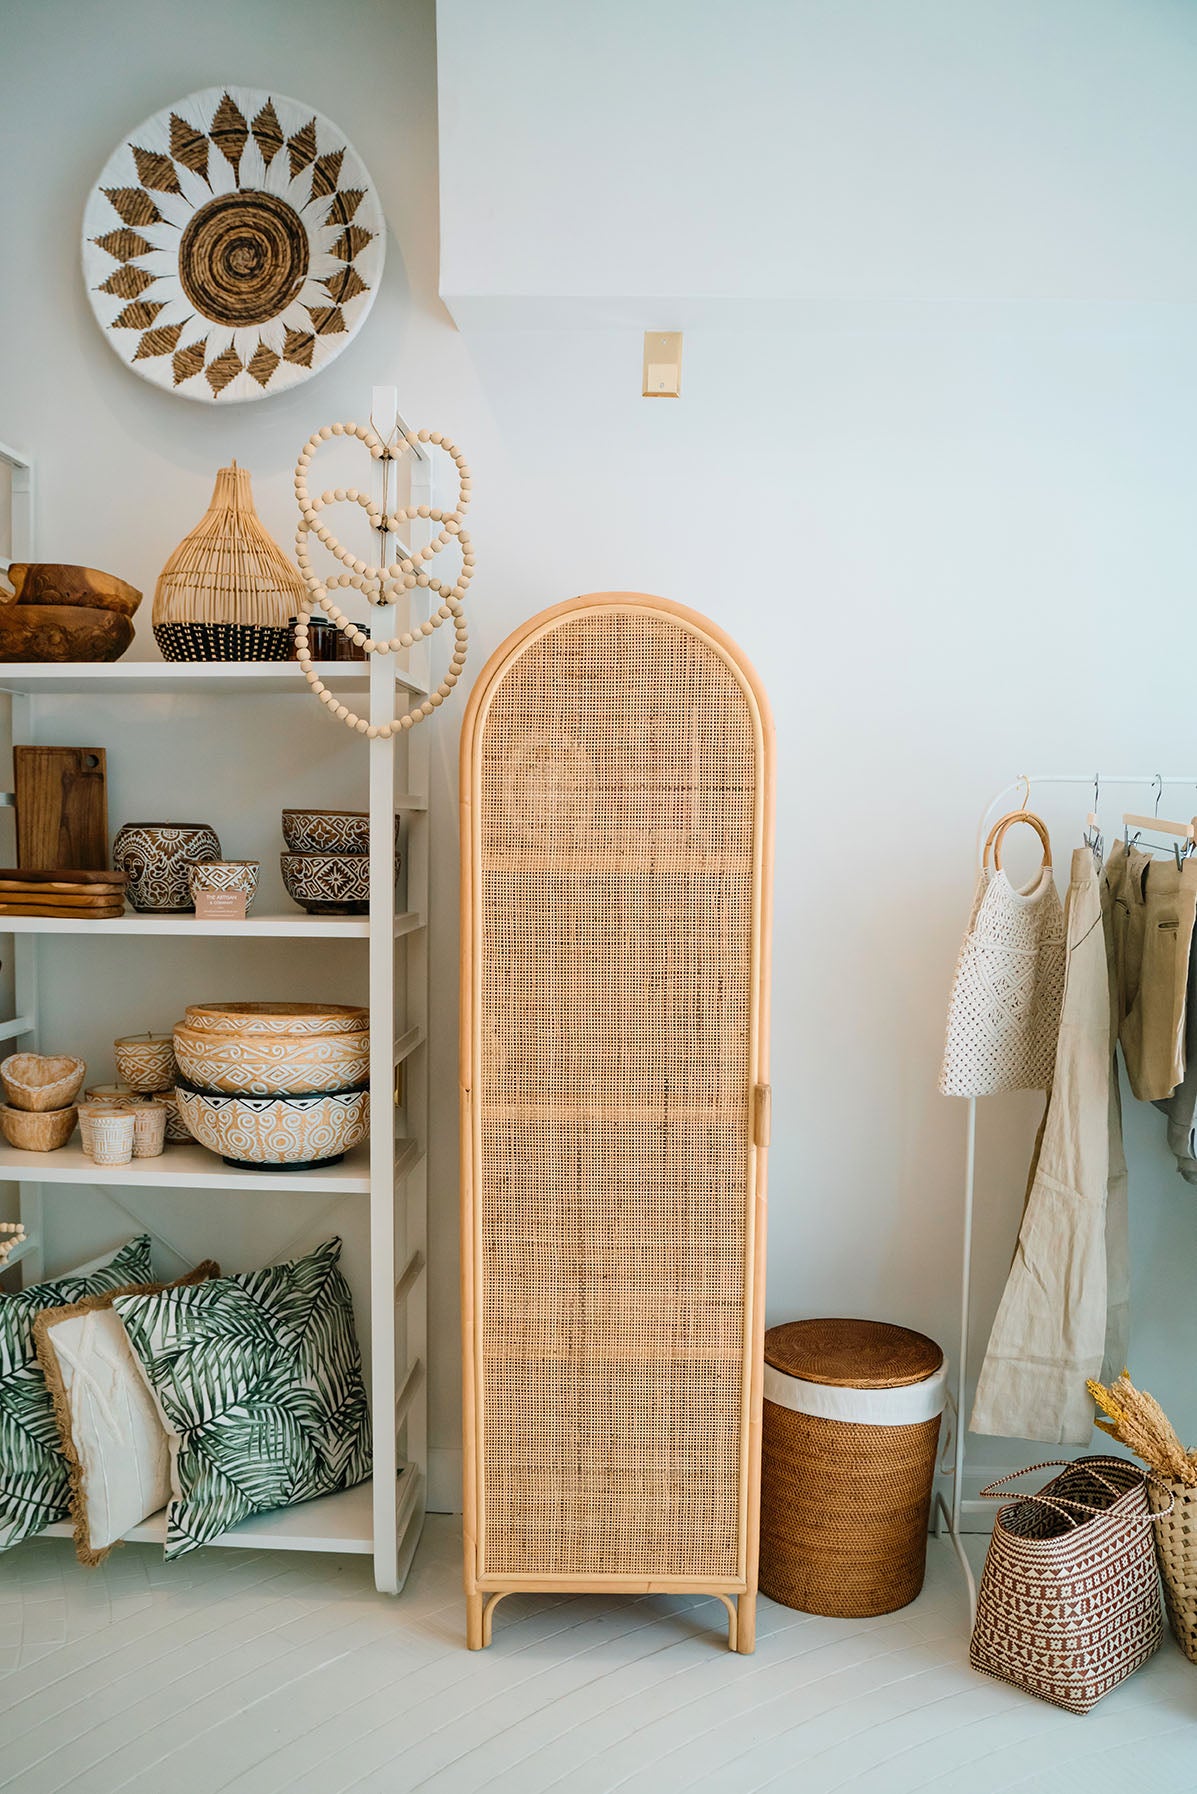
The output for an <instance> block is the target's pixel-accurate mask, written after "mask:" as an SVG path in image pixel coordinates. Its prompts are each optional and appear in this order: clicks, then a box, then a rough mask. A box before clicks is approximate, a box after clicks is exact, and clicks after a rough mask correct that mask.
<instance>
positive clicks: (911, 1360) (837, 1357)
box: [765, 1320, 943, 1389]
mask: <svg viewBox="0 0 1197 1794" xmlns="http://www.w3.org/2000/svg"><path fill="white" fill-rule="evenodd" d="M765 1363H766V1364H769V1365H772V1367H773V1369H774V1370H780V1371H784V1372H785V1373H786V1375H787V1376H790V1377H801V1378H802V1379H803V1381H804V1382H807V1383H836V1384H839V1385H840V1387H841V1388H844V1389H900V1388H902V1387H903V1386H904V1385H906V1384H908V1383H922V1382H924V1381H925V1379H926V1378H927V1377H933V1376H934V1375H935V1373H936V1371H937V1370H938V1369H939V1368H940V1366H941V1365H942V1364H943V1352H942V1350H941V1349H940V1347H939V1346H937V1345H936V1343H935V1341H934V1340H933V1339H928V1338H927V1335H926V1334H925V1333H915V1332H913V1331H912V1330H911V1329H910V1328H909V1327H895V1326H893V1325H892V1324H891V1323H890V1322H889V1321H855V1320H810V1321H787V1322H786V1323H785V1324H784V1325H783V1326H780V1327H770V1328H769V1331H768V1332H767V1333H766V1334H765Z"/></svg>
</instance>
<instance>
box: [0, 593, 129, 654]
mask: <svg viewBox="0 0 1197 1794" xmlns="http://www.w3.org/2000/svg"><path fill="white" fill-rule="evenodd" d="M132 640H133V624H132V622H131V620H130V619H129V618H128V617H123V616H121V614H120V612H119V611H115V610H85V609H84V610H81V609H79V608H77V607H76V606H75V605H70V604H0V661H6V662H7V661H13V660H20V661H44V660H48V661H53V662H55V663H61V662H64V661H65V662H70V661H75V660H119V659H120V657H121V655H122V654H123V653H124V652H125V649H126V648H127V647H128V646H129V643H130V642H131V641H132Z"/></svg>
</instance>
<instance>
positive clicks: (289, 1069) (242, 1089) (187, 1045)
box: [175, 1022, 370, 1096]
mask: <svg viewBox="0 0 1197 1794" xmlns="http://www.w3.org/2000/svg"><path fill="white" fill-rule="evenodd" d="M175 1058H176V1060H177V1061H178V1066H179V1075H180V1076H181V1077H182V1078H183V1079H184V1080H185V1081H186V1082H187V1083H188V1084H195V1085H197V1086H198V1087H199V1089H201V1090H221V1091H225V1092H228V1093H231V1094H233V1095H243V1096H310V1095H312V1094H313V1093H314V1092H316V1091H319V1090H352V1089H353V1088H354V1086H355V1085H358V1084H364V1083H365V1081H366V1079H367V1078H368V1077H369V1075H370V1036H369V1033H368V1032H362V1031H359V1032H358V1033H356V1034H273V1033H271V1034H254V1033H247V1032H237V1033H233V1032H229V1033H223V1034H218V1033H214V1032H212V1031H211V1030H205V1029H203V1028H189V1027H188V1026H187V1024H186V1023H185V1022H180V1023H179V1024H178V1026H177V1027H176V1028H175Z"/></svg>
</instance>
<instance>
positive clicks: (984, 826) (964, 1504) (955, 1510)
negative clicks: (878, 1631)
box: [935, 772, 1197, 1618]
mask: <svg viewBox="0 0 1197 1794" xmlns="http://www.w3.org/2000/svg"><path fill="white" fill-rule="evenodd" d="M1040 785H1081V786H1089V787H1090V788H1094V787H1096V789H1097V791H1098V792H1099V793H1100V791H1101V790H1102V789H1103V788H1105V787H1107V786H1110V785H1146V786H1148V787H1153V786H1157V787H1158V788H1159V789H1160V790H1161V791H1162V790H1163V788H1164V786H1167V785H1191V786H1193V787H1194V790H1195V792H1197V774H1194V773H1158V772H1148V773H1129V772H1119V773H1096V774H1095V773H1091V772H1032V773H1023V774H1021V775H1020V777H1018V778H1017V779H1012V780H1011V781H1010V783H1009V784H1008V785H1003V786H1002V788H1001V790H1000V791H995V792H994V794H993V796H992V797H991V798H990V800H989V802H988V803H987V804H986V806H985V808H984V810H983V811H982V812H981V820H980V823H979V824H978V827H977V855H978V858H979V857H980V852H981V844H982V842H983V841H984V840H985V836H986V831H987V830H988V827H989V821H990V818H991V816H992V815H993V813H994V811H995V810H997V809H999V808H1000V806H1001V805H1002V803H1003V802H1004V801H1005V799H1006V798H1007V797H1008V796H1010V795H1011V794H1013V793H1017V792H1018V791H1019V789H1020V788H1021V787H1024V786H1025V788H1026V795H1025V797H1024V800H1023V801H1024V804H1025V805H1028V806H1029V804H1030V793H1031V791H1032V790H1033V789H1034V788H1035V787H1036V786H1040ZM1194 809H1197V799H1195V802H1194ZM976 1169H977V1099H976V1097H975V1096H970V1097H969V1099H968V1130H967V1136H966V1143H965V1159H964V1230H963V1239H962V1242H961V1251H960V1346H959V1352H958V1355H957V1359H956V1389H955V1396H954V1399H953V1406H954V1408H955V1428H956V1434H955V1440H954V1442H953V1443H954V1450H953V1467H952V1502H951V1507H950V1508H949V1506H948V1504H947V1503H946V1502H945V1501H944V1498H943V1495H942V1494H941V1493H939V1492H938V1491H937V1492H936V1496H935V1531H936V1535H937V1536H938V1535H940V1534H941V1533H942V1529H943V1523H946V1525H947V1528H948V1532H949V1534H950V1536H951V1540H952V1545H953V1547H954V1549H955V1552H956V1555H957V1557H958V1558H959V1560H960V1567H961V1569H962V1570H963V1571H964V1576H965V1581H966V1583H967V1584H968V1598H969V1607H970V1611H971V1614H972V1617H973V1618H975V1617H976V1611H977V1584H976V1578H975V1577H974V1576H973V1571H972V1565H971V1564H970V1563H969V1561H968V1558H967V1557H966V1555H965V1551H964V1544H963V1541H962V1539H961V1529H960V1522H961V1518H962V1516H963V1515H964V1514H966V1513H970V1514H979V1513H992V1512H993V1511H994V1508H993V1504H992V1502H989V1501H982V1500H974V1501H966V1500H965V1499H964V1460H965V1435H966V1434H967V1432H968V1426H967V1422H966V1415H967V1412H968V1335H969V1316H970V1305H971V1284H972V1267H973V1195H974V1190H975V1186H976Z"/></svg>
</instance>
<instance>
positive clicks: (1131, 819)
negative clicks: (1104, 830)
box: [1122, 772, 1197, 866]
mask: <svg viewBox="0 0 1197 1794" xmlns="http://www.w3.org/2000/svg"><path fill="white" fill-rule="evenodd" d="M1151 784H1152V789H1153V791H1154V792H1155V808H1154V811H1153V813H1152V814H1151V815H1150V816H1137V815H1136V814H1135V813H1134V812H1133V811H1130V810H1128V811H1126V812H1124V814H1123V817H1122V829H1123V836H1122V838H1123V843H1124V845H1125V846H1126V848H1127V850H1128V851H1129V849H1130V848H1132V847H1137V846H1139V844H1140V841H1141V839H1142V832H1143V830H1144V829H1146V830H1147V831H1148V832H1149V833H1150V834H1155V835H1172V836H1173V837H1174V839H1173V840H1172V841H1169V842H1168V843H1167V844H1164V843H1163V842H1159V841H1143V842H1142V847H1143V851H1144V852H1145V853H1174V854H1175V855H1176V863H1177V865H1178V866H1179V865H1180V863H1181V861H1182V859H1183V858H1184V856H1185V854H1187V853H1191V852H1192V849H1193V844H1194V842H1195V841H1197V819H1194V821H1192V822H1169V821H1168V820H1167V819H1166V818H1165V817H1163V816H1161V815H1160V798H1161V797H1162V796H1163V794H1164V780H1163V776H1162V774H1160V773H1158V772H1157V773H1156V775H1155V778H1154V779H1153V780H1152V781H1151ZM1132 829H1134V830H1135V831H1136V833H1135V838H1134V840H1133V841H1132V840H1131V838H1130V832H1131V830H1132ZM1182 841H1183V842H1184V843H1185V846H1184V848H1183V850H1182V849H1181V846H1180V843H1181V842H1182Z"/></svg>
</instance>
